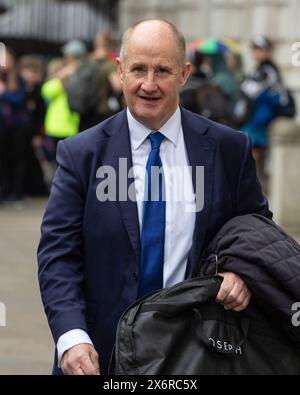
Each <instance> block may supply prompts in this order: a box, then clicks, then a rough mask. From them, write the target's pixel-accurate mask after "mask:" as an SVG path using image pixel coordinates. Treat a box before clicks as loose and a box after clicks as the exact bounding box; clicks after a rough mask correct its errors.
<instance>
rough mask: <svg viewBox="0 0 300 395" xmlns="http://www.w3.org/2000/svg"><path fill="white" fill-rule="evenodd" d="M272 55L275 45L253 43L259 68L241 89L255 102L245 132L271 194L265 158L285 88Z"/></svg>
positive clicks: (260, 41)
mask: <svg viewBox="0 0 300 395" xmlns="http://www.w3.org/2000/svg"><path fill="white" fill-rule="evenodd" d="M272 54H273V44H272V42H271V41H270V40H269V39H267V38H266V37H263V36H257V37H255V38H254V39H253V41H252V55H253V58H254V60H255V62H256V65H255V69H254V71H253V72H252V73H251V74H249V75H248V76H246V78H245V80H244V82H243V83H242V85H241V90H242V91H243V92H244V94H245V95H246V96H247V97H248V98H249V99H251V102H252V104H251V112H250V116H249V119H248V121H247V122H246V123H245V124H244V125H243V126H242V127H241V130H242V131H244V132H245V133H247V134H248V135H249V136H250V137H251V140H252V144H253V156H254V158H255V161H256V166H257V173H258V177H259V179H260V181H261V183H262V185H263V187H264V190H265V191H267V174H266V172H265V158H266V152H267V149H268V145H269V140H268V128H269V125H270V123H271V122H272V121H273V119H274V118H276V116H277V111H278V106H279V105H280V99H281V85H282V77H281V73H280V70H279V68H278V66H277V65H276V64H275V63H274V61H273V59H272Z"/></svg>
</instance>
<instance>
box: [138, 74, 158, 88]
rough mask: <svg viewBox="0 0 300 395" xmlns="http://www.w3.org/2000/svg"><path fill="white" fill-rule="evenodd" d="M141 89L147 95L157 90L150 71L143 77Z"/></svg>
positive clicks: (153, 76)
mask: <svg viewBox="0 0 300 395" xmlns="http://www.w3.org/2000/svg"><path fill="white" fill-rule="evenodd" d="M141 88H142V89H143V91H144V92H147V93H152V92H155V91H156V90H157V84H156V81H155V74H154V72H152V71H149V72H148V73H147V75H146V76H145V79H144V81H143V83H142V86H141Z"/></svg>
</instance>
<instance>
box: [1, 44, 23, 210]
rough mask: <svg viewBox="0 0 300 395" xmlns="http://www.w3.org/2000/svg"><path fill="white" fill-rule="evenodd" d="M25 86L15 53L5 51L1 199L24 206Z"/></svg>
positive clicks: (2, 86) (2, 73)
mask: <svg viewBox="0 0 300 395" xmlns="http://www.w3.org/2000/svg"><path fill="white" fill-rule="evenodd" d="M29 122H30V117H29V113H28V111H27V108H26V99H25V82H24V80H23V79H22V78H21V77H20V75H19V74H18V71H17V67H16V61H15V57H14V54H13V52H12V51H11V50H10V49H9V48H6V65H5V66H4V67H3V66H0V199H1V200H2V201H3V200H4V201H7V202H10V203H13V204H15V205H16V207H22V206H23V197H24V187H25V182H26V179H25V177H26V173H25V166H24V163H25V152H26V130H27V128H28V126H29Z"/></svg>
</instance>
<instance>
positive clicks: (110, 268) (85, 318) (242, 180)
mask: <svg viewBox="0 0 300 395" xmlns="http://www.w3.org/2000/svg"><path fill="white" fill-rule="evenodd" d="M117 66H118V72H119V75H120V78H121V82H122V84H123V90H124V96H125V99H126V102H127V105H128V108H127V109H125V110H124V111H122V112H120V113H119V114H117V115H116V116H114V117H112V118H110V119H108V120H106V121H104V122H103V123H101V124H99V125H97V126H95V127H94V128H92V129H90V130H89V131H86V132H84V133H82V134H80V135H78V136H76V137H74V138H71V139H67V140H65V141H63V142H61V143H60V144H59V145H58V153H57V161H58V164H59V167H58V170H57V173H56V175H55V178H54V181H53V187H52V191H51V196H50V199H49V203H48V206H47V209H46V212H45V216H44V219H43V224H42V237H41V241H40V245H39V249H38V260H39V281H40V288H41V294H42V299H43V303H44V307H45V311H46V314H47V318H48V321H49V325H50V328H51V331H52V334H53V337H54V341H55V344H56V347H57V352H56V358H55V364H54V373H56V374H61V373H64V374H78V375H86V374H88V375H92V374H99V373H100V371H101V373H103V374H105V373H107V369H108V365H109V360H110V355H111V351H112V348H113V344H114V340H115V332H116V327H117V323H118V320H119V318H120V316H121V314H122V312H123V311H124V310H125V309H126V308H127V307H128V306H129V305H130V304H132V303H133V302H135V301H136V299H137V297H139V296H141V293H140V290H141V283H142V282H143V281H144V280H145V279H146V280H147V276H146V277H145V275H144V273H145V272H144V267H143V265H144V263H143V261H144V257H143V256H144V255H145V254H144V253H142V254H141V251H145V243H146V244H147V242H148V241H149V237H150V238H151V237H155V236H156V237H157V233H156V228H155V229H154V228H153V229H152V234H151V229H150V233H149V229H147V232H148V233H147V232H146V231H145V229H144V228H145V227H146V222H147V221H146V217H147V214H145V213H146V211H147V210H148V209H149V207H150V206H151V204H150V206H149V205H148V209H145V207H146V206H145V202H144V203H143V200H146V199H144V194H145V183H146V181H145V180H146V175H145V172H146V165H147V168H148V164H149V161H150V160H153V158H154V156H156V160H159V161H160V163H161V165H159V166H162V168H163V171H164V182H165V187H166V190H169V191H171V192H172V193H174V192H175V194H176V193H177V192H179V190H180V188H182V187H183V189H184V193H185V198H184V199H183V198H182V199H177V200H176V199H165V203H163V202H162V201H161V200H159V203H158V205H157V207H159V209H158V210H157V213H160V215H161V213H163V216H164V217H163V218H162V217H161V218H160V220H158V221H157V222H156V224H157V225H158V227H159V226H160V225H159V224H161V223H163V229H162V227H161V226H160V232H161V230H163V232H164V234H163V236H162V237H161V238H158V239H157V242H156V243H153V251H154V250H156V249H157V247H158V244H161V243H160V241H161V240H163V243H162V245H163V248H164V251H163V262H162V266H161V273H162V274H163V278H162V286H163V287H168V286H171V285H174V284H176V283H178V282H179V281H182V280H184V279H185V278H189V277H190V276H191V274H192V272H193V268H194V267H195V265H196V264H197V262H198V260H199V256H200V254H201V251H202V250H203V249H204V248H205V247H206V245H207V244H208V243H209V242H210V241H211V239H212V238H213V236H214V235H215V234H216V232H217V231H218V230H219V229H220V227H221V226H222V225H223V224H224V223H225V222H226V221H228V220H229V219H231V218H232V217H234V216H237V215H243V214H247V213H259V214H262V215H265V216H267V217H271V216H272V214H271V212H270V211H269V208H268V203H267V201H266V199H265V198H264V196H263V195H262V192H261V188H260V185H259V184H258V181H257V178H256V172H255V164H254V161H253V158H252V156H251V143H250V141H249V138H248V137H247V136H246V135H244V134H242V133H239V132H236V131H233V130H231V129H230V128H228V127H225V126H222V125H220V124H216V123H214V122H211V121H209V120H207V119H205V118H203V117H200V116H197V115H195V114H192V113H190V112H188V111H186V110H184V109H183V108H180V107H179V90H180V87H181V86H183V85H184V83H185V82H186V80H187V78H188V77H189V74H190V68H191V66H190V64H189V63H188V62H186V60H185V42H184V38H183V36H182V35H181V34H180V33H179V32H178V31H177V29H176V27H175V26H174V25H172V24H170V23H167V22H164V21H159V20H151V21H144V22H141V23H138V24H136V25H135V26H133V27H131V28H130V29H129V30H128V31H127V32H126V33H125V34H124V36H123V42H122V49H121V54H120V58H118V59H117ZM155 133H159V135H160V137H161V138H160V141H159V145H156V147H154V146H153V145H152V143H153V141H152V137H153V134H155ZM157 136H158V134H157V135H156V137H157ZM150 140H151V143H150ZM158 152H159V154H158ZM153 155H154V156H153ZM151 158H152V159H151ZM174 167H176V168H188V167H190V168H191V169H192V172H188V173H186V174H187V176H186V177H184V180H183V181H182V182H179V183H178V182H177V183H174V177H171V176H168V174H169V173H168V169H170V168H174ZM131 168H132V169H133V171H130V169H131ZM109 169H113V171H114V172H113V173H114V174H110V172H109ZM196 169H203V171H202V172H201V171H200V172H199V173H197V171H196ZM147 171H148V170H147ZM184 174H185V173H184ZM199 174H200V175H202V181H201V180H200V182H198V181H199V179H198V178H199ZM105 175H107V177H105ZM128 175H129V177H127V176H128ZM200 178H201V177H200ZM108 180H109V181H108ZM127 183H128V185H127V186H128V191H131V198H129V195H130V193H128V196H126V197H127V198H124V191H121V190H120V186H123V187H124V185H126V184H127ZM112 184H114V185H112ZM199 185H200V189H201V191H202V194H203V196H202V198H201V193H200V194H198V192H199V191H198V192H197V188H198V187H199ZM114 186H115V188H114ZM123 189H124V188H123ZM198 189H199V188H198ZM132 191H133V193H132ZM132 195H135V197H136V201H135V199H133V198H132ZM198 195H199V196H200V204H199V202H198V206H197V202H196V200H197V196H198ZM105 196H107V197H109V198H107V199H104V198H103V197H105ZM201 199H202V200H203V204H201ZM143 204H144V205H143ZM143 210H144V213H143ZM149 212H151V211H149ZM149 212H148V214H149ZM151 213H152V214H151V216H152V219H154V217H155V216H156V213H155V211H152V212H151ZM154 222H155V221H154ZM142 229H143V230H142ZM144 231H145V232H144ZM146 233H147V237H148V239H147V238H145V234H146ZM155 233H156V234H155ZM149 235H150V236H149ZM150 241H151V240H150ZM148 251H150V254H149V255H150V260H151V259H152V258H153V257H151V249H150V250H148ZM153 255H154V252H153ZM141 256H142V258H141ZM222 276H223V277H224V281H223V283H222V286H221V289H220V292H219V294H218V296H217V299H216V301H217V302H218V303H221V304H223V305H224V308H225V309H231V310H234V311H241V310H243V309H244V308H246V307H247V305H248V303H249V300H250V297H251V292H250V291H249V290H248V288H247V287H246V285H245V284H244V282H243V281H242V279H241V278H239V277H238V276H237V275H235V274H233V273H223V274H222Z"/></svg>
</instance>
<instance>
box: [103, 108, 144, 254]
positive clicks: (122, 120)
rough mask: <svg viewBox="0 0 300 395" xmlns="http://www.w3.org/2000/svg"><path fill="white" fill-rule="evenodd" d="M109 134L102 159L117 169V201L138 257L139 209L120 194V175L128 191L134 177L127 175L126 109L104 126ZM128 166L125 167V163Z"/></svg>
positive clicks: (104, 163) (129, 150)
mask: <svg viewBox="0 0 300 395" xmlns="http://www.w3.org/2000/svg"><path fill="white" fill-rule="evenodd" d="M104 131H105V133H106V134H107V136H108V139H107V142H106V144H105V145H103V149H102V151H101V160H102V164H103V166H111V167H113V168H114V169H115V172H116V180H117V201H118V204H119V206H120V210H121V215H122V218H123V221H124V225H125V228H126V230H127V232H128V236H129V238H130V241H131V244H132V247H133V251H134V253H135V254H136V256H137V257H139V256H140V229H139V221H138V210H137V204H136V202H135V201H132V200H130V199H129V198H128V194H127V196H125V197H124V196H123V197H121V196H120V195H119V191H118V189H119V185H120V183H119V182H120V177H121V179H122V183H124V181H125V180H124V178H125V179H126V180H128V186H127V191H128V188H129V186H130V185H131V183H133V182H134V179H133V178H131V179H129V178H128V177H127V175H128V171H129V170H130V169H131V168H132V155H131V145H130V137H129V129H128V121H127V115H126V110H124V111H122V112H121V113H119V114H118V115H117V116H116V117H115V118H113V120H112V122H110V123H108V125H107V126H105V128H104ZM120 159H122V161H123V165H122V166H120V162H119V160H120ZM126 162H127V168H126V169H125V167H126V166H125V163H126Z"/></svg>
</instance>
